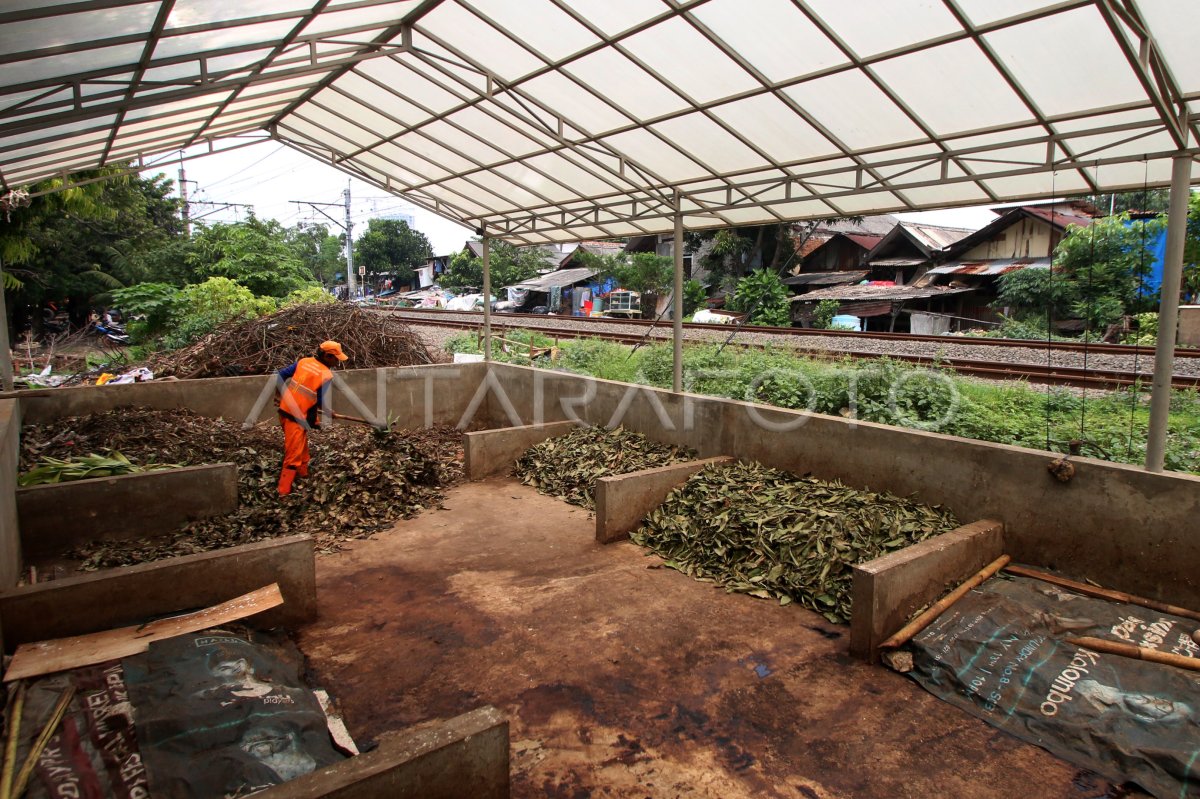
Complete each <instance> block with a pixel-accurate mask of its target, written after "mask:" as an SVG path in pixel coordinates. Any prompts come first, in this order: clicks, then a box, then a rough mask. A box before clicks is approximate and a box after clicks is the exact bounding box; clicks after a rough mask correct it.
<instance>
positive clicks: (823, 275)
mask: <svg viewBox="0 0 1200 799" xmlns="http://www.w3.org/2000/svg"><path fill="white" fill-rule="evenodd" d="M866 276H867V271H866V270H865V269H864V270H854V271H851V272H807V273H802V274H799V275H793V276H791V277H789V278H785V279H784V281H783V283H784V285H786V286H837V285H840V284H842V283H857V282H858V281H860V280H862V279H863V278H865V277H866Z"/></svg>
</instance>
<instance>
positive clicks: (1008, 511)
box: [489, 364, 1200, 608]
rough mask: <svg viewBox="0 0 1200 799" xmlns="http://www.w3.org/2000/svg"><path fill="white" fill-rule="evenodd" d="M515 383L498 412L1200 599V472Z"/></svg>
mask: <svg viewBox="0 0 1200 799" xmlns="http://www.w3.org/2000/svg"><path fill="white" fill-rule="evenodd" d="M491 368H492V370H493V374H494V376H495V377H494V382H495V384H496V385H497V386H498V387H499V390H500V391H502V392H503V397H502V401H501V398H496V399H495V400H489V402H490V405H489V408H490V409H491V411H492V413H493V414H494V417H493V420H494V421H495V422H497V423H501V422H502V423H505V424H507V423H509V414H508V413H507V412H506V411H505V410H504V408H505V407H508V408H511V409H513V411H514V413H515V415H516V416H517V417H518V421H522V420H523V421H524V422H526V423H529V422H552V421H560V420H564V419H579V420H581V421H583V422H585V423H589V424H603V425H615V424H618V423H619V424H623V425H625V426H626V427H627V428H629V429H632V430H636V431H638V432H640V433H643V434H645V435H647V436H649V437H650V438H654V439H656V440H659V441H665V442H667V443H671V444H677V445H682V446H687V447H691V448H693V449H695V450H697V452H698V453H699V454H700V455H701V456H702V457H704V456H707V457H712V456H717V455H731V456H733V457H736V458H739V459H746V460H751V459H752V460H757V461H760V462H762V463H764V464H766V465H768V466H773V467H776V468H780V469H786V470H788V471H792V472H796V473H798V474H805V473H812V474H814V475H817V476H819V477H821V478H824V479H838V480H842V481H843V482H845V483H846V484H847V485H850V486H855V487H860V488H865V487H869V488H871V489H872V490H880V491H890V492H891V493H893V494H897V495H899V496H913V497H914V498H915V499H916V500H918V501H921V502H927V503H930V504H944V505H946V506H948V507H949V508H950V509H951V510H953V511H954V512H955V514H956V515H957V516H958V517H959V518H960V519H995V520H996V521H999V522H1001V523H1003V524H1004V529H1005V541H1006V549H1007V553H1008V554H1009V555H1012V557H1013V559H1014V560H1016V561H1019V562H1022V563H1029V564H1034V565H1037V566H1043V567H1048V568H1051V569H1057V570H1060V571H1063V572H1065V573H1067V574H1070V575H1071V576H1073V577H1076V578H1080V579H1083V578H1090V579H1093V580H1095V581H1096V582H1099V583H1100V584H1102V585H1105V586H1109V587H1112V588H1116V589H1119V590H1122V591H1128V592H1130V593H1133V594H1138V595H1141V596H1146V597H1151V598H1154V599H1159V600H1163V601H1168V602H1172V603H1174V604H1178V605H1182V606H1185V607H1196V608H1200V577H1197V575H1200V537H1198V536H1196V535H1194V534H1193V531H1194V530H1195V528H1196V520H1197V519H1200V477H1197V476H1194V475H1187V474H1180V473H1177V472H1167V473H1161V474H1153V473H1150V472H1146V471H1145V470H1143V469H1141V468H1139V467H1136V466H1128V465H1124V464H1119V463H1108V462H1105V461H1100V460H1096V459H1094V458H1083V457H1079V458H1072V459H1071V460H1072V462H1073V463H1074V464H1075V468H1076V473H1075V477H1074V479H1073V480H1072V481H1071V482H1069V483H1060V482H1058V481H1057V480H1055V479H1054V478H1053V477H1051V475H1050V474H1049V473H1048V472H1047V470H1046V465H1047V463H1049V461H1050V460H1052V459H1053V458H1055V457H1057V456H1056V455H1052V454H1051V453H1047V452H1043V451H1040V450H1035V449H1028V448H1024V447H1013V446H1006V445H1003V444H990V443H987V442H981V441H973V440H970V439H964V438H957V437H954V436H946V435H941V434H938V433H926V432H921V431H917V430H907V429H903V428H898V427H889V426H887V425H880V424H873V423H870V422H862V421H856V420H852V419H844V418H841V417H834V416H825V415H821V414H812V413H805V412H802V411H789V410H784V409H779V408H771V407H768V406H763V405H756V404H753V403H747V402H737V401H734V400H726V399H718V398H713V397H702V396H697V395H690V394H672V393H671V392H668V391H663V390H658V389H653V388H648V387H645V386H632V385H629V384H626V383H616V382H613V381H607V380H596V379H592V378H585V377H581V376H578V375H572V374H567V373H563V372H551V371H548V370H540V369H533V368H530V367H525V366H515V365H511V364H492V366H491Z"/></svg>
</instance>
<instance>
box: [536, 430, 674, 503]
mask: <svg viewBox="0 0 1200 799" xmlns="http://www.w3.org/2000/svg"><path fill="white" fill-rule="evenodd" d="M695 457H696V453H694V452H692V451H691V450H687V449H683V448H681V447H675V446H671V445H670V444H660V443H658V442H657V441H651V440H650V439H648V438H646V437H645V436H643V435H642V434H641V433H634V432H632V431H630V430H626V429H625V428H623V427H618V428H615V429H613V430H609V429H607V428H604V427H581V428H579V429H578V430H572V431H571V432H570V433H568V434H566V435H565V436H556V437H555V438H548V439H546V440H545V441H543V442H541V443H540V444H535V445H534V446H532V447H530V448H529V449H528V450H526V451H525V454H524V455H522V456H521V457H520V458H519V459H517V465H516V468H515V470H514V472H513V473H514V474H515V475H516V477H518V478H519V479H520V480H521V482H523V483H525V484H526V485H530V486H533V487H534V488H536V489H537V490H538V491H539V492H541V493H543V494H548V495H549V496H552V497H558V498H559V499H562V500H564V501H566V502H569V503H571V504H572V505H580V506H582V507H585V508H595V507H596V500H595V497H593V496H592V491H593V490H594V487H595V485H596V481H597V480H598V479H600V478H601V477H608V476H610V475H614V474H627V473H628V472H636V471H640V470H642V469H653V468H655V467H656V466H667V465H669V464H672V463H683V462H684V461H690V460H694V459H695Z"/></svg>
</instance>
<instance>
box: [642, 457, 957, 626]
mask: <svg viewBox="0 0 1200 799" xmlns="http://www.w3.org/2000/svg"><path fill="white" fill-rule="evenodd" d="M957 526H958V521H957V520H956V519H955V517H954V514H953V513H951V512H950V511H949V510H947V509H946V508H943V507H941V506H930V505H923V504H920V503H918V502H914V501H912V500H910V499H905V498H902V497H896V496H893V495H891V494H885V493H878V492H874V491H859V490H857V489H853V488H848V487H846V486H844V485H842V484H841V483H840V482H837V481H832V482H830V481H825V480H818V479H816V478H813V477H798V476H796V475H794V474H790V473H788V472H783V471H779V470H778V469H770V468H767V467H766V466H763V465H762V464H758V463H730V464H714V465H712V466H708V467H706V468H705V469H703V470H702V471H700V472H697V473H696V474H694V475H692V476H691V478H689V479H688V481H687V482H686V483H684V484H683V485H681V486H680V487H679V488H676V489H675V490H674V491H672V492H671V493H670V494H669V495H668V496H667V499H666V501H665V502H664V503H663V504H662V505H660V506H659V507H658V508H656V509H655V510H653V511H651V512H650V515H649V516H647V517H646V520H645V522H644V523H643V525H642V527H641V529H639V530H637V531H636V532H634V533H633V534H632V535H631V536H630V538H632V539H633V541H634V542H635V543H637V544H640V545H642V546H644V547H648V548H650V549H651V550H653V551H654V552H655V553H657V554H658V555H660V556H661V557H662V558H663V559H664V560H665V561H666V563H665V565H667V566H669V567H671V568H673V569H678V570H679V571H681V572H683V573H684V574H687V575H690V576H692V577H695V578H696V579H699V580H705V581H710V582H715V583H718V584H720V585H723V586H724V587H725V589H726V590H727V591H730V592H738V593H745V594H750V595H751V596H756V597H760V598H763V599H778V600H779V601H780V604H784V605H786V604H789V603H791V602H797V603H799V604H801V605H804V606H805V607H807V608H809V609H810V610H815V611H816V612H818V613H820V614H822V615H823V616H825V618H826V619H828V620H829V621H831V622H833V623H835V624H844V623H846V622H848V621H849V620H850V599H851V585H852V581H853V577H852V570H851V567H852V566H853V565H854V564H857V563H865V562H866V561H869V560H874V559H875V558H877V557H880V556H881V555H886V554H887V553H889V552H894V551H895V550H898V549H902V548H904V547H906V546H908V545H910V544H915V543H916V542H918V541H924V540H925V539H926V538H929V537H931V536H935V535H939V534H941V533H945V532H949V531H950V530H953V529H954V528H955V527H957Z"/></svg>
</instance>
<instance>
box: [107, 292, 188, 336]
mask: <svg viewBox="0 0 1200 799" xmlns="http://www.w3.org/2000/svg"><path fill="white" fill-rule="evenodd" d="M112 299H113V303H114V304H115V305H116V306H117V307H118V308H120V309H121V311H122V312H123V313H124V314H125V315H126V316H127V317H132V318H133V319H134V320H135V321H132V322H130V323H129V325H128V327H127V329H128V331H129V334H130V335H131V336H132V337H133V338H134V339H135V340H137V341H144V340H147V339H152V338H154V337H156V336H159V335H161V334H162V333H163V332H164V331H165V330H166V329H167V327H168V326H169V325H170V324H171V321H172V318H173V317H174V316H175V313H176V311H177V309H178V307H179V300H180V291H179V289H178V288H176V287H175V286H172V285H169V284H167V283H139V284H137V285H136V286H128V287H126V288H123V289H117V290H116V291H114V292H113V293H112Z"/></svg>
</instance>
